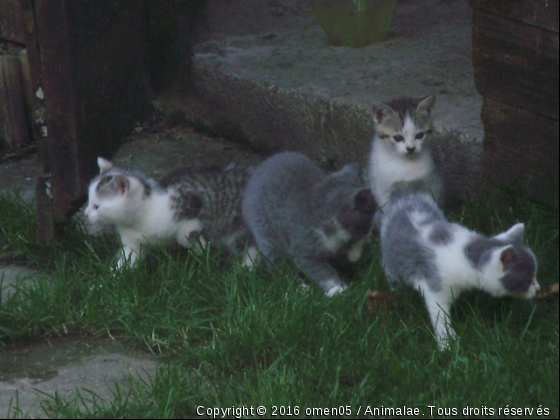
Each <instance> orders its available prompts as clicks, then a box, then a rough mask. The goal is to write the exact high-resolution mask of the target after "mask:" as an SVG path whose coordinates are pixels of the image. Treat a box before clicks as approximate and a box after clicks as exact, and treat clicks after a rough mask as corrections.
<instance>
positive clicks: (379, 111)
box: [373, 102, 395, 125]
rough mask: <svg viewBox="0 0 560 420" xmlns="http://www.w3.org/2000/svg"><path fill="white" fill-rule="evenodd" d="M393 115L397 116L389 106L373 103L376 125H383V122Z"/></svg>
mask: <svg viewBox="0 0 560 420" xmlns="http://www.w3.org/2000/svg"><path fill="white" fill-rule="evenodd" d="M391 115H395V111H394V110H393V108H391V107H390V106H389V105H387V104H384V103H383V102H374V103H373V121H374V122H375V124H376V125H380V124H383V121H385V119H387V117H389V116H391Z"/></svg>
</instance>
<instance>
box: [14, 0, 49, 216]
mask: <svg viewBox="0 0 560 420" xmlns="http://www.w3.org/2000/svg"><path fill="white" fill-rule="evenodd" d="M19 6H20V9H21V18H22V21H23V30H24V36H25V46H26V48H25V49H26V55H27V61H28V63H29V66H28V68H27V69H25V67H24V72H25V71H27V70H28V71H29V80H30V86H29V90H30V100H31V105H30V110H31V121H32V124H31V129H32V133H33V138H34V139H35V144H36V146H37V155H38V157H39V163H40V164H41V167H42V168H43V172H44V173H49V172H50V166H49V164H50V162H49V159H48V142H47V133H48V131H47V127H46V121H45V118H46V116H45V113H46V111H45V103H44V91H43V81H42V75H41V54H40V52H39V34H38V31H37V22H36V20H35V0H19ZM39 223H41V222H39Z"/></svg>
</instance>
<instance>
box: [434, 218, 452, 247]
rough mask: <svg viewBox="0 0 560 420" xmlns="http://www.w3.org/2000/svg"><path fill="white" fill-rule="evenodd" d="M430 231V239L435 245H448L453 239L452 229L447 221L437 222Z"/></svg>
mask: <svg viewBox="0 0 560 420" xmlns="http://www.w3.org/2000/svg"><path fill="white" fill-rule="evenodd" d="M433 225H434V226H433V227H432V232H431V233H430V241H431V242H432V243H433V244H435V245H448V244H450V243H451V242H452V241H453V234H452V230H451V229H450V228H449V226H448V224H447V223H443V222H436V223H434V224H433Z"/></svg>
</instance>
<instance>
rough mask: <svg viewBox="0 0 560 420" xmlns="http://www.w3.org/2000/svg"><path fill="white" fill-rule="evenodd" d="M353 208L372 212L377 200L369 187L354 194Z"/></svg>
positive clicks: (375, 208)
mask: <svg viewBox="0 0 560 420" xmlns="http://www.w3.org/2000/svg"><path fill="white" fill-rule="evenodd" d="M354 209H356V210H359V211H362V212H364V213H374V212H375V210H377V202H376V201H375V198H374V197H373V194H372V193H371V190H370V189H369V188H363V189H361V190H360V191H359V192H358V193H357V194H356V195H355V196H354Z"/></svg>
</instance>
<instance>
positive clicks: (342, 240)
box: [317, 227, 352, 253]
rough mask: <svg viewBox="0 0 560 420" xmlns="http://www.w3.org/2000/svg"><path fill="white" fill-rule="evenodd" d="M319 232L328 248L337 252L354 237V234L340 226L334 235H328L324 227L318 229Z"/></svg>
mask: <svg viewBox="0 0 560 420" xmlns="http://www.w3.org/2000/svg"><path fill="white" fill-rule="evenodd" d="M317 233H318V235H319V237H320V238H321V242H323V246H324V247H325V249H326V250H328V251H329V252H332V253H336V252H337V251H338V250H339V249H340V247H342V246H344V245H346V244H347V243H348V241H349V240H350V239H351V238H352V235H351V234H350V232H348V231H347V230H344V229H342V228H340V227H339V228H338V229H337V231H336V232H335V233H334V235H327V234H326V233H325V232H324V231H323V230H322V229H317Z"/></svg>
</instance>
